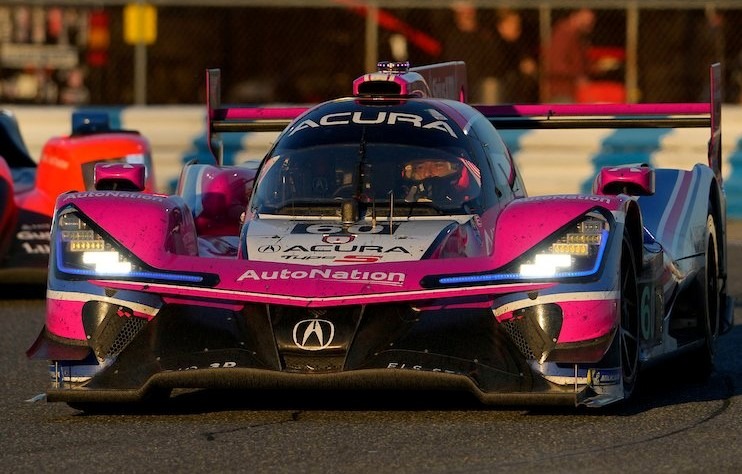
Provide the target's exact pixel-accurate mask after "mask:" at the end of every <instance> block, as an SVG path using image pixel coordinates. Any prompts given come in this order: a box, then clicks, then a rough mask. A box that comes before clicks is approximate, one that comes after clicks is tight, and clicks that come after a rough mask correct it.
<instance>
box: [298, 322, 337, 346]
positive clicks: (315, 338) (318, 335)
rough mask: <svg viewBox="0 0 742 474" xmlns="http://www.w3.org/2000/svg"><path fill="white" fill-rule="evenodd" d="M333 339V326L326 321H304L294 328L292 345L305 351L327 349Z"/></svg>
mask: <svg viewBox="0 0 742 474" xmlns="http://www.w3.org/2000/svg"><path fill="white" fill-rule="evenodd" d="M334 338H335V326H334V325H333V324H332V323H331V322H330V321H328V320H326V319H304V320H303V321H299V322H298V323H296V325H295V326H294V344H296V347H298V348H299V349H304V350H305V351H321V350H322V349H327V348H328V347H330V344H331V343H332V340H333V339H334Z"/></svg>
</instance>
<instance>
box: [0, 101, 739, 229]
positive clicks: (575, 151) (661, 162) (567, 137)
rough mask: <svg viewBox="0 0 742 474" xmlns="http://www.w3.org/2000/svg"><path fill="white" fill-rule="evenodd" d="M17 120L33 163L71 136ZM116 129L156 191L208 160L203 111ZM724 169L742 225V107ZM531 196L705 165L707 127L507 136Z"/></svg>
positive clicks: (251, 143) (61, 122)
mask: <svg viewBox="0 0 742 474" xmlns="http://www.w3.org/2000/svg"><path fill="white" fill-rule="evenodd" d="M6 108H9V109H10V110H12V111H13V112H14V113H15V114H16V116H17V117H18V122H19V125H20V128H21V133H22V134H23V137H24V140H25V141H26V145H27V146H28V148H29V151H30V152H31V154H32V156H33V157H34V158H35V159H38V157H39V156H40V154H41V148H42V147H43V145H44V143H45V142H46V140H47V139H48V138H49V137H52V136H57V135H66V134H68V133H69V132H70V127H71V121H70V118H71V115H72V112H73V108H71V107H41V106H12V107H6ZM101 110H106V111H108V112H109V115H110V116H111V118H112V124H113V125H114V126H120V127H122V128H128V129H134V130H139V131H140V132H141V133H142V134H144V135H145V136H146V137H147V138H148V139H149V141H150V144H151V145H152V154H153V159H154V166H155V173H156V179H157V185H158V188H159V189H160V190H161V191H163V192H169V191H171V190H172V189H173V187H174V185H175V182H176V181H177V178H178V175H179V172H180V169H181V167H182V165H183V163H185V162H187V161H189V160H191V159H203V160H208V159H209V154H208V153H209V152H208V149H207V147H206V118H205V108H204V107H203V106H196V105H194V106H165V107H137V106H134V107H122V108H105V109H101ZM722 133H723V137H722V170H723V175H724V179H725V187H726V192H727V198H728V215H729V217H730V218H733V219H742V106H736V105H725V106H724V107H723V109H722ZM275 136H276V133H272V132H262V133H249V134H248V133H245V134H226V135H225V137H224V138H225V140H228V141H226V142H225V149H224V159H225V163H240V162H244V161H247V160H259V159H260V158H261V157H262V156H263V154H264V153H265V152H266V151H267V149H268V148H269V147H270V145H271V143H272V141H273V140H274V139H275ZM503 136H504V137H505V140H506V141H507V142H508V144H509V146H510V148H511V150H513V152H514V155H515V159H516V160H517V161H518V164H519V166H520V168H521V170H522V173H523V177H524V180H525V183H526V188H527V190H528V193H529V194H530V195H541V194H564V193H579V192H587V191H588V190H589V189H590V183H591V182H592V177H593V176H594V175H595V173H596V172H597V170H598V169H600V167H602V166H606V165H614V164H621V163H639V162H645V163H649V164H652V165H654V166H656V167H672V168H685V169H689V168H690V167H692V166H693V164H694V163H696V162H699V161H703V160H705V156H706V146H707V142H708V131H707V130H705V129H678V130H671V129H643V130H635V129H629V130H558V131H555V130H530V131H520V130H506V131H503Z"/></svg>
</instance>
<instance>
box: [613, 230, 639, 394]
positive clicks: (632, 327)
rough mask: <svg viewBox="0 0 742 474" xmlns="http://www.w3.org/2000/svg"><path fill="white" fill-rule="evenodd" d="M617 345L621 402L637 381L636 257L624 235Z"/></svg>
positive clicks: (637, 312) (629, 240)
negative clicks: (621, 392) (622, 397)
mask: <svg viewBox="0 0 742 474" xmlns="http://www.w3.org/2000/svg"><path fill="white" fill-rule="evenodd" d="M620 301H621V304H620V311H621V315H620V325H619V328H618V335H619V338H618V339H619V340H618V346H619V351H620V363H621V381H622V383H623V392H624V400H628V399H629V398H631V395H632V394H633V393H634V391H635V390H636V386H637V381H638V378H639V328H640V322H639V312H640V311H639V287H638V283H637V272H636V258H635V257H634V249H633V247H632V245H631V239H630V237H629V235H628V234H627V233H626V232H624V236H623V244H622V245H621V295H620Z"/></svg>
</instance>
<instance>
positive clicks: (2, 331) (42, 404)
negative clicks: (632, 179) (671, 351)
mask: <svg viewBox="0 0 742 474" xmlns="http://www.w3.org/2000/svg"><path fill="white" fill-rule="evenodd" d="M729 248H730V259H731V278H730V280H731V292H732V293H733V294H734V295H735V296H736V297H737V300H738V303H737V308H736V321H737V326H736V327H735V328H734V329H733V330H732V331H731V333H729V334H727V335H725V336H724V337H722V338H721V339H720V344H719V350H718V353H717V363H716V370H715V372H714V373H713V375H712V376H711V378H710V379H709V380H708V381H707V382H705V383H698V382H691V381H687V380H685V379H684V378H683V372H682V367H680V368H678V367H675V368H673V367H662V368H660V369H657V370H653V371H652V372H648V373H645V374H644V378H643V380H642V383H643V384H644V385H643V389H642V390H641V391H640V392H639V393H638V395H637V397H636V399H635V400H633V402H632V403H631V404H629V405H626V406H618V407H612V408H610V407H609V408H608V409H603V410H592V409H591V410H588V409H574V408H523V407H505V408H503V407H497V408H491V407H482V406H480V405H478V404H477V403H475V402H473V401H472V400H471V399H469V398H468V397H466V396H456V395H451V394H440V393H438V394H432V393H429V394H419V393H417V394H372V395H367V396H359V395H358V394H326V393H321V394H303V395H301V396H298V395H297V394H291V393H277V394H273V395H272V396H270V397H267V398H265V397H264V398H262V399H254V398H252V397H251V395H250V394H249V393H245V392H241V393H224V392H207V391H200V392H189V393H183V394H180V395H178V396H176V397H175V398H173V399H171V401H170V402H171V403H169V404H168V405H167V408H164V409H158V410H156V411H148V412H145V411H128V412H122V413H112V414H96V415H89V414H84V413H82V412H80V411H77V410H74V409H72V408H70V407H68V406H67V405H65V404H62V403H48V402H46V401H44V400H43V398H41V397H38V396H37V395H39V394H41V393H42V392H43V390H44V387H45V386H46V383H47V372H46V371H47V367H46V363H44V362H40V361H28V360H26V357H25V354H24V352H25V350H26V348H27V347H28V346H29V345H30V344H31V343H32V342H33V340H34V338H35V337H36V335H37V333H38V331H39V329H40V328H41V326H42V324H43V317H44V304H45V303H44V300H43V293H39V292H38V291H33V289H31V290H28V289H8V288H4V289H2V298H0V378H1V379H2V382H1V383H2V397H0V471H2V472H14V473H16V472H17V473H27V472H28V473H30V472H34V473H38V472H54V473H60V472H117V473H124V472H270V473H274V472H276V473H280V472H291V473H297V472H317V473H319V472H322V473H330V472H354V473H365V472H369V473H371V472H373V473H377V472H394V473H405V472H415V473H417V472H425V473H438V472H446V473H448V472H454V473H455V472H462V473H463V472H466V473H473V472H482V473H485V472H534V473H536V472H538V473H542V472H570V473H573V472H595V471H598V472H621V473H626V472H629V473H631V472H657V473H662V472H672V473H676V472H702V471H703V472H715V473H726V472H729V473H731V472H742V449H741V448H742V352H741V351H740V348H742V232H739V233H736V235H735V232H732V235H730V243H729ZM40 398H41V399H40Z"/></svg>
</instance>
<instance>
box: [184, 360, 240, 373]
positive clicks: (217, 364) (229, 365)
mask: <svg viewBox="0 0 742 474" xmlns="http://www.w3.org/2000/svg"><path fill="white" fill-rule="evenodd" d="M232 367H237V362H232V361H225V362H213V363H211V364H209V365H207V366H203V367H199V366H197V365H190V366H188V367H179V368H177V369H175V371H177V372H182V371H184V370H198V369H231V368H232Z"/></svg>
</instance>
